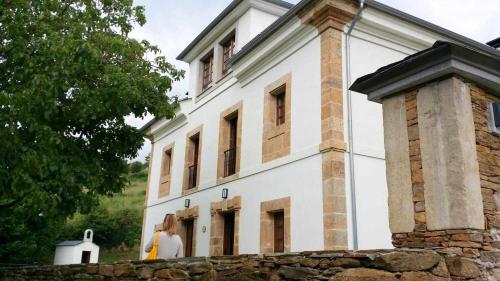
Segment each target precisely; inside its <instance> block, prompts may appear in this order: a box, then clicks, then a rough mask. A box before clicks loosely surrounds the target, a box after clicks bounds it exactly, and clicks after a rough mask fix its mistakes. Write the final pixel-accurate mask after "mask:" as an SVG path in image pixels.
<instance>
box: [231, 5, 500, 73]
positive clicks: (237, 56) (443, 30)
mask: <svg viewBox="0 0 500 281" xmlns="http://www.w3.org/2000/svg"><path fill="white" fill-rule="evenodd" d="M312 1H314V0H302V1H300V2H299V3H298V4H297V5H295V6H294V7H293V8H292V9H290V10H289V11H288V12H287V13H286V14H284V15H283V16H281V17H280V18H279V19H278V20H276V21H275V22H274V23H272V24H271V25H270V26H268V27H267V28H266V29H264V31H262V32H261V33H260V34H259V35H257V36H256V37H255V38H254V39H252V40H251V41H250V42H248V43H247V44H246V45H245V46H243V48H242V49H241V50H240V51H239V52H238V53H236V54H235V55H234V56H232V57H231V58H230V59H229V63H230V64H234V63H236V62H237V61H239V60H240V59H242V58H243V57H244V56H246V55H247V54H248V53H250V52H251V51H252V50H253V49H254V48H255V47H257V46H258V45H259V44H260V43H262V42H263V41H264V40H266V39H267V38H268V37H269V36H270V35H271V34H273V33H274V32H275V31H276V30H277V29H278V28H280V27H282V26H283V25H284V24H285V23H287V22H288V20H290V19H291V18H293V17H294V16H295V15H296V14H297V13H298V12H299V11H300V10H301V9H302V8H304V7H305V6H306V5H307V4H309V3H310V2H312ZM364 5H365V6H369V7H372V8H374V9H376V10H379V11H382V12H385V13H387V14H389V15H392V16H395V17H397V18H400V19H402V20H404V21H408V22H411V23H413V24H416V25H418V26H421V27H424V28H426V29H430V30H432V31H434V32H436V33H438V34H441V35H444V36H446V37H449V38H451V39H453V40H456V41H457V42H461V43H463V44H466V45H471V46H474V47H475V48H478V49H480V50H482V51H484V52H487V53H490V54H492V55H498V54H500V51H498V50H496V49H494V48H492V47H490V46H487V45H485V44H483V43H480V42H478V41H475V40H473V39H470V38H468V37H465V36H463V35H460V34H458V33H455V32H453V31H451V30H448V29H446V28H443V27H440V26H438V25H435V24H433V23H430V22H428V21H425V20H423V19H420V18H417V17H415V16H412V15H410V14H407V13H405V12H402V11H400V10H398V9H395V8H392V7H390V6H387V5H384V4H382V3H379V2H377V1H375V0H365V2H364Z"/></svg>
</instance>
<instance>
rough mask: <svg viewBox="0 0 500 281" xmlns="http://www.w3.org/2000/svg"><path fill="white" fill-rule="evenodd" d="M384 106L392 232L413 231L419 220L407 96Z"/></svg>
mask: <svg viewBox="0 0 500 281" xmlns="http://www.w3.org/2000/svg"><path fill="white" fill-rule="evenodd" d="M382 106H383V114H384V140H385V154H386V155H385V159H386V167H387V169H386V176H387V187H388V189H389V192H388V195H389V226H390V229H391V232H392V233H402V232H411V231H413V228H414V226H415V221H414V218H413V203H412V202H413V194H412V183H411V173H410V171H411V170H410V159H409V155H410V152H409V142H408V131H407V121H406V107H405V97H404V96H396V97H392V98H388V99H386V100H384V103H383V105H382Z"/></svg>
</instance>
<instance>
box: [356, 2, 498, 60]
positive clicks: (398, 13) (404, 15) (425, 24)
mask: <svg viewBox="0 0 500 281" xmlns="http://www.w3.org/2000/svg"><path fill="white" fill-rule="evenodd" d="M365 5H368V6H370V7H372V8H375V9H377V10H380V11H382V12H386V13H388V14H390V15H393V16H395V17H398V18H400V19H403V20H406V21H409V22H411V23H414V24H416V25H419V26H422V27H425V28H428V29H431V30H432V31H434V32H436V33H439V34H441V35H445V36H447V37H450V38H451V39H454V40H456V41H458V42H461V43H463V44H466V45H471V46H473V47H475V48H478V49H480V50H482V51H485V52H487V53H490V54H492V55H497V56H498V55H499V54H500V52H499V51H497V50H495V49H493V48H491V47H490V46H488V45H486V44H483V43H481V42H478V41H476V40H473V39H471V38H469V37H466V36H463V35H461V34H458V33H456V32H453V31H451V30H449V29H446V28H444V27H441V26H439V25H436V24H433V23H430V22H428V21H425V20H423V19H421V18H418V17H415V16H412V15H410V14H408V13H405V12H403V11H400V10H398V9H395V8H392V7H390V6H387V5H384V4H382V3H379V2H377V1H375V0H365Z"/></svg>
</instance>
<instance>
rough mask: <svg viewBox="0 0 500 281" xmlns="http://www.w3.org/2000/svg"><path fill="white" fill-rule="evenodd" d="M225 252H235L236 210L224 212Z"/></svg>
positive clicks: (226, 253) (230, 253)
mask: <svg viewBox="0 0 500 281" xmlns="http://www.w3.org/2000/svg"><path fill="white" fill-rule="evenodd" d="M222 252H223V254H224V255H233V254H234V212H229V213H225V214H224V244H223V251H222Z"/></svg>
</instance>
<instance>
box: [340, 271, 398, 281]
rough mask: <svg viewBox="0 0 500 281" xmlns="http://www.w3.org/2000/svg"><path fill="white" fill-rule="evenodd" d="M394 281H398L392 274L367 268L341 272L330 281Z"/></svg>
mask: <svg viewBox="0 0 500 281" xmlns="http://www.w3.org/2000/svg"><path fill="white" fill-rule="evenodd" d="M379 280H385V281H395V280H398V279H397V278H396V276H395V275H394V274H393V273H389V272H386V271H382V270H376V269H369V268H352V269H347V270H345V271H342V272H340V273H338V274H336V275H335V276H333V277H332V278H330V281H379Z"/></svg>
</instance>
